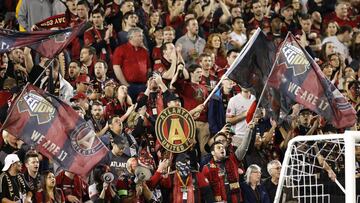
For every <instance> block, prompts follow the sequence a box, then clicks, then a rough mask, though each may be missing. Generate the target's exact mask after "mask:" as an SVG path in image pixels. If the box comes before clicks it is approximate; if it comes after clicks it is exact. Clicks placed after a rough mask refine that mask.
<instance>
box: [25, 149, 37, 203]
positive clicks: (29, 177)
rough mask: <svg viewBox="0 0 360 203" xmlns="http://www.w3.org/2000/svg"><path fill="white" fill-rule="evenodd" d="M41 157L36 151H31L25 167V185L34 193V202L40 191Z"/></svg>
mask: <svg viewBox="0 0 360 203" xmlns="http://www.w3.org/2000/svg"><path fill="white" fill-rule="evenodd" d="M39 165H40V162H39V155H38V154H37V153H36V152H35V151H32V150H31V151H29V152H28V153H26V155H25V167H26V171H25V173H24V178H25V183H26V185H27V187H29V190H30V192H31V193H32V196H33V198H32V202H35V198H34V197H35V194H36V192H37V191H38V190H39V189H40V187H41V185H40V174H39Z"/></svg>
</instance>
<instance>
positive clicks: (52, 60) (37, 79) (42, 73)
mask: <svg viewBox="0 0 360 203" xmlns="http://www.w3.org/2000/svg"><path fill="white" fill-rule="evenodd" d="M54 59H55V58H52V59H51V61H50V63H49V64H48V65H47V66H46V67H45V68H44V70H43V71H42V72H41V74H40V75H39V76H38V77H37V78H36V80H35V82H33V85H35V84H36V83H37V82H38V81H39V79H40V78H41V76H43V75H44V73H45V71H46V70H47V69H48V68H49V66H50V64H52V63H53V62H54Z"/></svg>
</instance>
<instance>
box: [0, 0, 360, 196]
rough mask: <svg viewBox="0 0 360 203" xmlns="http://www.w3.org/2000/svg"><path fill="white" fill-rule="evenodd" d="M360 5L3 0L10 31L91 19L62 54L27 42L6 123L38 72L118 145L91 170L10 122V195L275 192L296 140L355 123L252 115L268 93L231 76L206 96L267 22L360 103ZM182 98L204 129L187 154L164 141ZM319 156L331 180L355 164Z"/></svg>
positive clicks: (40, 81) (14, 65)
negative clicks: (48, 153)
mask: <svg viewBox="0 0 360 203" xmlns="http://www.w3.org/2000/svg"><path fill="white" fill-rule="evenodd" d="M359 12H360V1H358V0H344V1H340V0H339V1H336V0H326V1H323V0H308V1H300V0H290V1H283V0H279V1H271V0H252V1H251V0H249V1H245V0H243V1H239V0H238V1H237V0H167V1H161V0H114V1H109V0H100V1H96V0H95V1H91V2H90V3H89V2H88V1H86V0H79V1H76V0H64V1H63V2H61V1H59V0H20V1H19V2H18V1H13V0H4V1H1V2H0V13H1V15H0V28H6V29H12V30H20V31H35V30H43V29H44V28H41V27H39V26H37V25H36V24H37V23H38V22H40V21H41V20H44V19H46V18H48V17H50V16H54V15H58V14H62V13H65V16H66V19H67V21H66V22H67V26H72V27H73V26H75V25H79V24H80V23H82V22H86V31H85V32H84V33H83V34H82V35H81V36H79V37H77V38H76V39H75V40H73V41H72V42H71V43H70V45H69V46H68V47H67V48H66V49H65V50H64V51H63V52H62V53H61V54H59V55H58V56H56V58H55V59H53V60H52V59H49V58H46V57H44V56H41V55H39V54H38V53H36V52H35V51H34V50H31V49H30V48H27V47H25V48H16V49H13V50H12V51H11V52H8V53H4V54H1V55H0V56H1V57H0V89H1V93H2V96H1V97H2V98H1V113H0V114H1V122H4V120H5V118H6V115H7V113H6V112H7V110H8V106H9V104H10V101H11V100H12V99H14V98H15V96H16V95H17V93H18V92H19V91H20V90H21V88H22V87H23V86H24V85H25V84H26V83H27V82H30V83H32V84H35V85H37V86H38V87H40V88H42V89H44V90H46V91H49V92H51V93H53V94H54V95H56V96H58V97H59V98H61V99H62V100H63V101H65V102H67V103H68V104H70V105H72V107H73V108H74V110H76V111H77V112H78V113H79V115H81V116H82V117H83V118H84V119H85V120H86V121H87V122H88V123H89V124H91V126H92V127H93V128H94V130H95V132H96V135H97V136H98V137H99V138H100V139H101V141H102V142H103V143H104V144H105V145H106V146H107V147H108V148H109V150H110V151H109V153H108V154H107V156H106V157H105V158H104V159H103V160H102V161H101V162H100V163H99V164H98V165H97V166H96V167H95V168H94V169H93V171H92V173H91V175H90V176H89V177H88V178H84V177H80V176H79V175H77V174H74V173H71V172H69V171H64V170H62V169H61V168H59V166H57V165H56V164H54V163H53V162H52V160H49V159H48V158H46V157H45V156H43V155H41V154H40V153H38V152H36V150H35V149H34V148H33V146H28V145H27V144H25V143H23V142H22V141H21V140H19V139H18V138H16V137H15V136H13V135H11V134H10V133H8V132H6V131H3V132H2V136H3V143H2V144H1V148H0V149H1V152H0V162H1V165H0V166H1V169H2V171H3V172H2V174H1V175H0V183H1V184H0V188H1V189H0V199H1V202H20V201H21V199H23V198H24V199H25V201H26V202H31V201H32V202H71V203H77V202H86V201H93V202H233V203H234V202H249V203H255V202H261V203H265V202H272V201H273V200H274V196H275V192H276V188H277V185H278V180H279V175H280V169H281V161H282V159H283V154H284V151H285V150H286V147H287V143H288V141H289V140H290V139H291V138H293V137H294V136H297V135H312V134H327V133H338V132H339V133H341V132H343V131H344V130H345V129H336V128H334V127H333V126H332V125H331V124H329V123H327V122H326V121H325V120H324V119H323V118H322V117H321V116H319V115H316V114H315V113H314V112H311V111H310V110H309V109H306V108H303V107H302V106H300V105H299V104H295V105H294V106H293V107H292V109H291V111H290V114H289V115H285V116H284V117H285V122H283V123H282V124H281V125H278V124H277V122H276V121H274V120H272V119H271V118H270V117H269V116H268V115H266V112H267V111H266V110H265V109H260V110H259V111H257V112H256V113H255V119H254V121H253V122H251V123H247V120H246V116H247V112H248V110H249V108H250V107H251V106H252V105H253V102H254V101H255V96H254V95H252V92H251V90H249V89H245V88H240V87H239V86H238V85H236V84H235V83H234V82H233V81H231V80H230V79H228V78H226V79H225V80H223V81H222V83H221V86H220V88H219V90H217V91H216V93H215V94H214V95H213V96H212V97H211V99H210V101H209V102H208V103H206V104H205V105H204V104H203V102H204V100H205V99H206V98H207V96H208V95H209V93H210V92H211V91H212V89H213V88H214V87H215V85H216V84H217V82H218V81H219V79H220V78H221V77H222V75H223V74H225V72H226V70H227V69H228V68H229V66H230V65H231V64H232V63H233V62H234V60H235V58H236V57H237V56H238V55H239V53H240V50H241V48H242V47H243V46H244V44H245V43H246V42H247V40H248V39H249V38H250V37H251V35H252V34H253V33H254V31H255V30H256V28H258V27H260V28H261V29H262V31H263V32H264V33H265V34H266V36H267V37H268V39H269V40H272V41H273V42H274V43H275V44H276V45H279V44H280V43H281V42H282V40H283V39H284V38H285V37H286V35H287V33H288V32H292V33H293V34H294V35H295V36H296V38H297V39H298V40H299V42H300V44H301V45H302V46H303V47H304V48H305V49H306V50H307V51H308V52H309V53H310V55H311V56H312V57H313V58H315V59H316V61H317V63H318V64H319V66H320V67H321V69H322V71H323V73H324V75H325V76H326V77H327V78H328V79H329V80H330V81H331V82H332V83H333V84H334V85H335V86H336V87H337V88H338V89H339V90H340V91H341V93H343V95H344V96H345V97H346V98H347V99H348V101H349V102H350V103H351V104H352V105H353V107H354V108H355V110H358V109H359V101H360V82H359V78H360V68H359V67H360V66H359V64H360V32H359V25H360V15H359ZM52 29H54V28H52ZM50 69H52V71H50ZM43 71H45V74H43V75H42V72H43ZM51 73H52V77H49V76H50V74H51ZM49 81H53V84H49ZM169 106H182V107H184V108H185V109H187V110H188V111H189V112H190V114H191V115H192V116H193V117H194V119H195V123H196V139H195V140H193V141H192V143H193V145H192V147H191V148H190V149H189V150H187V151H186V152H184V153H181V154H175V153H170V152H168V151H167V150H165V149H164V148H163V147H162V146H161V145H160V144H159V142H157V141H156V135H155V129H154V125H155V120H156V117H157V115H159V114H160V112H161V111H162V110H163V109H164V108H166V107H169ZM246 126H249V127H250V128H251V129H253V131H252V133H251V134H250V135H248V134H247V132H248V131H247V130H246V129H247V127H246ZM349 129H350V128H349ZM351 129H352V130H357V124H355V126H353V127H352V128H351ZM318 162H319V164H320V165H321V166H322V167H323V168H324V170H320V171H318V172H319V173H320V174H322V175H320V176H319V178H320V179H322V180H323V181H327V182H329V184H330V185H331V184H332V183H331V180H334V179H335V178H338V179H341V177H343V176H344V167H343V165H341V164H340V165H336V166H335V165H331V164H330V163H329V164H328V163H326V161H324V158H323V157H321V156H319V157H318ZM107 172H111V173H112V174H113V176H114V180H113V181H111V182H110V181H109V179H110V180H111V179H112V177H111V175H109V174H108V173H107ZM147 173H150V175H149V174H147ZM104 174H105V175H104ZM333 190H334V191H332V194H335V195H336V194H340V193H337V192H338V191H336V189H334V188H333ZM283 196H286V195H283ZM284 199H286V202H291V201H294V200H292V197H291V195H288V196H287V197H284ZM294 202H297V201H294Z"/></svg>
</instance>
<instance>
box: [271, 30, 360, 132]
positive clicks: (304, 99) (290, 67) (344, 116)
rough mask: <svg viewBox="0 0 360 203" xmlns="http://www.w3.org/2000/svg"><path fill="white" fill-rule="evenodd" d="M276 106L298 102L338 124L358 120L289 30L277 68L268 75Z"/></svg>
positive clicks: (287, 106)
mask: <svg viewBox="0 0 360 203" xmlns="http://www.w3.org/2000/svg"><path fill="white" fill-rule="evenodd" d="M268 85H269V86H270V87H271V88H272V93H274V94H273V99H274V100H273V101H274V102H273V107H272V108H273V110H274V111H280V110H281V109H282V110H283V111H285V113H286V110H289V109H291V106H290V105H291V103H292V102H297V103H299V104H302V105H304V106H305V107H306V108H309V109H311V110H312V111H314V112H316V113H317V114H319V115H321V116H323V117H324V118H325V119H326V120H327V121H329V122H331V123H332V124H333V125H334V126H335V127H337V128H343V127H350V126H353V125H354V123H355V122H356V112H355V110H354V108H353V107H352V106H351V104H349V103H348V102H347V100H346V99H345V98H344V97H343V95H342V94H341V93H340V91H339V90H338V89H336V87H335V86H334V85H333V84H332V83H331V82H330V81H329V80H328V79H326V78H325V76H324V74H323V73H322V71H321V69H320V67H319V66H318V65H317V63H316V62H315V61H314V60H313V59H312V58H311V57H310V55H309V54H308V53H307V52H306V50H305V49H304V48H303V47H302V46H301V45H300V44H299V43H298V42H297V41H296V39H295V38H294V36H293V35H292V34H291V33H289V34H288V36H287V37H286V39H285V40H284V42H283V45H282V46H281V48H280V49H279V50H278V53H277V60H276V61H275V64H274V70H273V71H272V73H271V75H270V76H269V81H268Z"/></svg>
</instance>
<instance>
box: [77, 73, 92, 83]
mask: <svg viewBox="0 0 360 203" xmlns="http://www.w3.org/2000/svg"><path fill="white" fill-rule="evenodd" d="M76 83H84V84H90V77H89V76H87V75H79V76H78V77H77V78H76Z"/></svg>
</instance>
